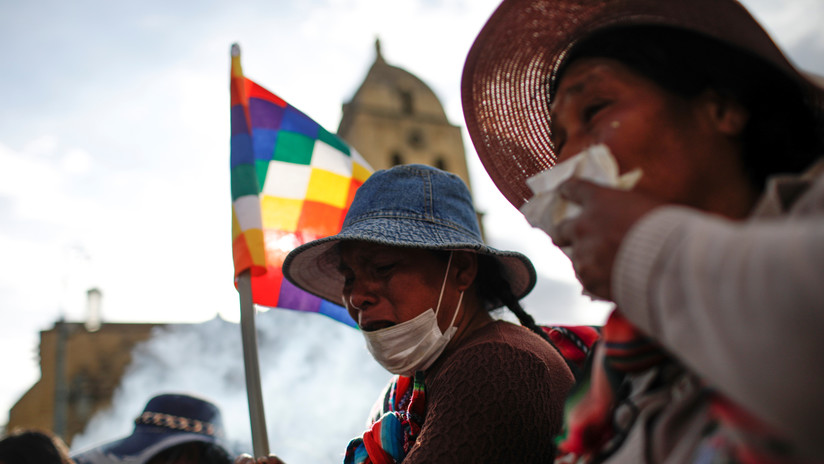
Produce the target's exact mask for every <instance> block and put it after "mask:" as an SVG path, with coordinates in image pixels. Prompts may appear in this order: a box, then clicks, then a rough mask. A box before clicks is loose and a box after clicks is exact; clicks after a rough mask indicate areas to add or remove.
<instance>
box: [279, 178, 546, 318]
mask: <svg viewBox="0 0 824 464" xmlns="http://www.w3.org/2000/svg"><path fill="white" fill-rule="evenodd" d="M344 240H353V241H362V242H371V243H375V244H380V245H388V246H397V247H408V248H422V249H427V250H469V251H473V252H475V253H478V254H483V255H488V256H491V257H494V258H495V259H496V260H497V261H498V263H499V264H500V269H501V272H502V275H503V277H504V278H505V279H506V280H507V281H508V282H509V285H510V288H511V290H512V293H513V294H514V295H515V296H516V297H517V298H518V299H520V298H523V297H524V296H526V294H527V293H529V292H530V291H531V290H532V288H533V287H534V286H535V278H536V277H535V268H534V267H533V266H532V262H531V261H530V260H529V259H528V258H527V257H526V256H524V255H522V254H521V253H517V252H514V251H500V250H496V249H494V248H491V247H488V246H486V245H485V244H484V243H483V240H482V239H481V232H480V227H479V226H478V218H477V215H476V213H475V207H474V206H473V204H472V198H471V196H470V194H469V189H467V187H466V184H464V182H463V181H462V180H461V179H460V178H459V177H458V176H456V175H454V174H451V173H448V172H445V171H442V170H439V169H436V168H433V167H430V166H424V165H419V164H410V165H403V166H396V167H394V168H391V169H387V170H382V171H377V172H375V173H374V174H372V175H371V176H370V177H369V178H368V179H367V180H366V182H364V183H363V185H361V187H360V188H359V189H358V191H357V193H356V194H355V198H354V200H353V201H352V205H351V206H350V207H349V212H347V213H346V218H345V219H344V221H343V227H342V228H341V231H340V232H339V233H338V234H337V235H332V236H329V237H324V238H321V239H318V240H314V241H312V242H308V243H305V244H303V245H301V246H299V247H297V248H295V249H294V250H292V252H291V253H289V254H288V255H287V256H286V259H285V260H284V262H283V275H284V276H285V277H286V279H288V280H289V281H290V282H292V283H293V284H295V285H297V286H298V287H300V288H302V289H303V290H306V291H307V292H309V293H312V294H314V295H317V296H319V297H321V298H324V299H326V300H328V301H331V302H333V303H335V304H341V295H342V294H343V276H342V275H341V274H340V272H338V269H337V268H338V265H339V264H340V263H339V261H338V255H337V254H336V253H334V252H332V251H333V250H335V249H336V247H335V245H337V244H338V243H340V242H341V241H344Z"/></svg>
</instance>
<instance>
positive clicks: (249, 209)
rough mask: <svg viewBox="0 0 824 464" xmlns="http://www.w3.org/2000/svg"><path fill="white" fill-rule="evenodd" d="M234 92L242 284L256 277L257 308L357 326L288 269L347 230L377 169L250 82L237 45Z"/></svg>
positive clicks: (236, 235)
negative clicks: (300, 255)
mask: <svg viewBox="0 0 824 464" xmlns="http://www.w3.org/2000/svg"><path fill="white" fill-rule="evenodd" d="M230 87H231V124H232V136H231V177H232V250H233V255H234V264H235V277H237V276H238V275H239V274H240V273H241V272H243V271H246V270H249V271H250V273H251V275H252V299H253V301H254V303H255V304H258V305H262V306H268V307H278V308H286V309H295V310H300V311H309V312H318V313H321V314H324V315H327V316H329V317H332V318H334V319H336V320H338V321H341V322H344V323H346V324H349V325H351V326H356V324H355V322H354V321H353V320H352V318H351V317H349V315H348V314H347V312H346V310H345V309H344V308H343V307H341V306H339V305H336V304H333V303H330V302H328V301H325V300H322V299H321V298H318V297H316V296H313V295H311V294H309V293H306V292H304V291H303V290H300V289H298V288H297V287H295V286H294V285H292V284H290V283H289V282H288V281H287V280H286V279H284V278H283V272H282V270H281V266H282V265H283V260H284V258H285V257H286V255H287V254H288V253H289V252H290V251H291V250H292V249H293V248H295V247H297V246H298V245H301V244H303V243H304V242H308V241H311V240H315V239H318V238H321V237H325V236H328V235H333V234H336V233H337V232H338V231H339V230H340V227H341V225H342V224H343V218H344V217H345V216H346V211H347V210H348V208H349V205H350V204H351V203H352V198H353V197H354V195H355V191H356V190H357V189H358V187H360V185H361V184H363V182H364V181H365V180H366V178H367V177H369V175H370V174H371V173H372V168H371V167H369V165H368V164H367V163H366V161H364V159H363V158H362V157H361V156H360V154H358V153H357V152H356V151H355V150H354V149H353V148H351V147H349V146H348V145H346V143H345V142H343V140H341V139H340V138H339V137H337V136H336V135H335V134H332V133H331V132H329V131H327V130H325V129H324V128H323V127H321V126H320V125H318V124H317V123H316V122H315V121H313V120H312V119H310V118H309V117H307V116H306V115H305V114H303V113H302V112H300V111H299V110H297V109H296V108H294V107H293V106H291V105H289V104H288V103H286V102H285V101H283V99H281V98H280V97H278V96H277V95H275V94H273V93H271V92H269V91H268V90H266V89H264V88H263V87H261V86H259V85H258V84H256V83H254V82H253V81H251V80H250V79H247V78H245V77H244V76H243V70H242V69H241V66H240V48H239V47H238V46H237V44H235V45H233V46H232V71H231V86H230Z"/></svg>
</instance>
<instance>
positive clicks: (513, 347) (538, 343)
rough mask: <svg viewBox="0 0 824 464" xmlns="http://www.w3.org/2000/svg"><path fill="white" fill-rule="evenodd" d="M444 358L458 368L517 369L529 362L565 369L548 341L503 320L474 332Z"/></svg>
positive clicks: (556, 351) (564, 364)
mask: <svg viewBox="0 0 824 464" xmlns="http://www.w3.org/2000/svg"><path fill="white" fill-rule="evenodd" d="M445 361H447V362H446V363H445V364H448V365H451V366H452V368H453V369H459V370H463V369H479V368H480V369H488V370H495V371H512V370H516V371H517V370H518V369H522V368H524V367H525V366H529V365H539V366H545V367H546V368H548V369H556V368H557V369H567V366H566V363H565V362H564V360H563V358H562V357H561V356H560V354H559V353H558V350H556V349H555V348H554V347H553V346H552V345H551V344H550V343H549V342H548V341H546V340H544V339H543V338H541V337H540V336H538V335H537V334H535V333H534V332H532V331H531V330H529V329H527V328H526V327H523V326H520V325H516V324H512V323H510V322H507V321H502V320H499V321H495V322H493V323H491V324H488V325H486V326H485V327H483V328H481V329H479V330H478V331H477V332H476V333H473V334H472V336H471V337H470V338H469V339H468V340H467V341H466V342H465V343H463V344H462V345H461V346H459V347H457V348H456V349H455V350H454V352H452V353H450V354H449V355H448V359H446V360H445Z"/></svg>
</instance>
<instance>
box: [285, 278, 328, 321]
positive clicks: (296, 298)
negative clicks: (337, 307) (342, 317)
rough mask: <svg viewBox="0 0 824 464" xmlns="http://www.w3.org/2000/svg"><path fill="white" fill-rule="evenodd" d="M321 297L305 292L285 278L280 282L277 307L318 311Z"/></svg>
mask: <svg viewBox="0 0 824 464" xmlns="http://www.w3.org/2000/svg"><path fill="white" fill-rule="evenodd" d="M320 302H321V299H320V298H319V297H316V296H315V295H312V294H311V293H307V292H305V291H303V290H301V289H299V288H297V287H295V286H294V285H293V284H292V283H291V282H289V281H288V280H286V279H283V281H282V282H281V284H280V296H279V297H278V308H286V309H297V310H299V311H310V312H313V313H316V312H318V310H319V309H320Z"/></svg>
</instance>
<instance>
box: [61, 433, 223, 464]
mask: <svg viewBox="0 0 824 464" xmlns="http://www.w3.org/2000/svg"><path fill="white" fill-rule="evenodd" d="M189 442H203V443H217V439H216V438H215V437H212V436H208V435H203V434H200V433H187V432H180V433H170V432H169V431H168V430H153V428H149V427H147V428H141V429H140V430H136V431H135V432H134V433H133V434H131V435H129V436H128V437H126V438H122V439H120V440H116V441H113V442H110V443H107V444H105V445H102V446H98V447H96V448H93V449H91V450H88V451H85V452H81V453H80V454H78V455H76V456H73V457H72V459H74V460H75V462H77V463H78V464H115V463H118V464H121V463H122V464H127V463H128V464H144V463H145V462H147V461H148V460H149V459H151V458H152V457H153V456H155V455H156V454H158V453H160V452H162V451H165V450H167V449H169V448H171V447H173V446H177V445H180V444H183V443H189Z"/></svg>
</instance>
